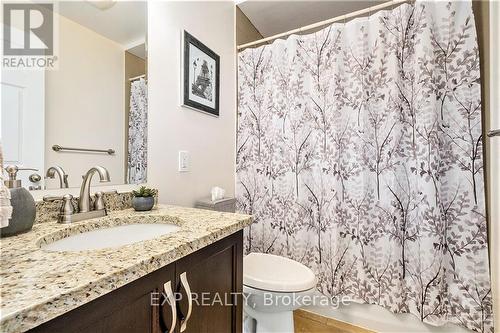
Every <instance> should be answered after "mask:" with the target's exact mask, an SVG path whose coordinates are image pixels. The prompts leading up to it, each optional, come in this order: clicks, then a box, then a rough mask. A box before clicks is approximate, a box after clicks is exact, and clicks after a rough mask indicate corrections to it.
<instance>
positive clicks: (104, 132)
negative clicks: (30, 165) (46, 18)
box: [45, 16, 125, 188]
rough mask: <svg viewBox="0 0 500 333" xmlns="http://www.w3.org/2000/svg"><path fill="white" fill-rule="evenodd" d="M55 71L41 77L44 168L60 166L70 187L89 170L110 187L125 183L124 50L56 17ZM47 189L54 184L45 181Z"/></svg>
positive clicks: (77, 182)
mask: <svg viewBox="0 0 500 333" xmlns="http://www.w3.org/2000/svg"><path fill="white" fill-rule="evenodd" d="M58 59H59V60H58V65H59V69H58V70H54V71H47V72H46V76H45V84H46V86H45V87H46V89H45V92H46V97H45V169H47V168H48V167H49V166H53V165H59V166H61V167H62V168H63V169H64V170H65V171H66V173H68V174H69V183H70V186H80V184H81V182H82V178H81V176H82V175H83V174H84V173H85V172H86V171H87V170H88V169H89V168H90V167H92V166H94V165H102V166H104V167H106V168H107V169H108V170H109V172H110V176H111V184H122V183H123V179H124V168H123V160H124V140H125V139H124V126H123V124H124V121H125V120H124V112H123V110H124V89H123V80H124V73H123V71H124V50H123V48H122V47H121V46H120V45H118V44H116V43H114V42H113V41H111V40H109V39H107V38H104V37H102V36H101V35H98V34H96V33H95V32H93V31H91V30H89V29H87V28H85V27H83V26H81V25H79V24H77V23H75V22H73V21H70V20H68V19H66V18H64V17H62V16H60V17H59V58H58ZM55 144H57V145H61V146H69V147H79V148H80V147H84V148H98V149H109V148H112V149H114V150H115V151H116V154H115V155H113V156H110V155H107V154H85V153H69V152H68V153H62V152H59V153H58V152H54V151H53V150H52V149H51V147H52V145H55ZM47 185H48V186H49V188H50V187H53V186H54V185H58V182H57V181H55V180H49V181H48V182H47Z"/></svg>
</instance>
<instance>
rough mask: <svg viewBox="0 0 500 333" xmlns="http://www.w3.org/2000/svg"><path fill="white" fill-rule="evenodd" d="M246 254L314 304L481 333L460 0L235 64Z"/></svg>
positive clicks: (470, 100) (477, 159) (474, 132)
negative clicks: (280, 270) (269, 265)
mask: <svg viewBox="0 0 500 333" xmlns="http://www.w3.org/2000/svg"><path fill="white" fill-rule="evenodd" d="M238 82H239V96H238V97H239V102H238V103H239V108H238V130H237V199H238V207H239V211H241V212H245V213H248V214H253V216H254V219H255V223H254V224H253V225H252V226H251V227H249V228H247V230H246V236H245V250H246V251H247V252H267V253H274V254H279V255H283V256H287V257H290V258H292V259H295V260H297V261H300V262H302V263H304V264H305V265H307V266H309V267H311V268H312V269H313V270H314V271H315V273H316V274H317V277H318V280H319V281H318V289H319V290H320V291H321V292H323V293H324V294H325V295H329V296H340V295H347V296H349V297H350V298H351V299H352V300H354V301H357V302H363V303H370V304H378V305H381V306H384V307H386V308H388V309H390V310H391V311H393V312H398V313H412V314H414V315H416V316H418V317H419V318H420V320H422V321H424V322H427V323H431V324H435V325H441V324H445V323H448V322H450V323H455V324H459V325H462V326H464V327H467V328H469V329H471V330H474V331H478V332H492V331H493V327H492V326H493V323H492V322H493V321H492V308H491V307H492V306H491V293H490V283H489V268H488V252H487V229H486V218H485V198H484V196H485V195H484V181H483V146H482V135H481V134H482V130H481V96H480V77H479V54H478V46H477V41H476V32H475V26H474V16H473V13H472V8H471V2H470V1H454V2H438V1H436V2H427V1H426V2H419V1H417V2H415V3H413V4H403V5H400V6H398V7H395V8H391V9H390V10H387V11H381V12H378V13H376V14H374V15H372V16H370V17H369V18H358V19H355V20H353V21H350V22H348V23H340V24H333V25H331V26H329V27H326V28H324V29H322V30H320V31H318V32H315V33H312V34H308V35H302V36H297V35H293V36H290V37H289V38H288V39H287V40H277V41H275V42H274V43H273V44H270V45H265V46H261V47H258V48H253V49H246V50H244V51H243V52H241V53H240V55H239V69H238Z"/></svg>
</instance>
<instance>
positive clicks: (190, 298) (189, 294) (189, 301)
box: [180, 272, 193, 332]
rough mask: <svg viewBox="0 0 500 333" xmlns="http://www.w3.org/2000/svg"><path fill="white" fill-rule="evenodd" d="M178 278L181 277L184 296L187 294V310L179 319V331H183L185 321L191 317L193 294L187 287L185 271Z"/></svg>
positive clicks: (185, 325)
mask: <svg viewBox="0 0 500 333" xmlns="http://www.w3.org/2000/svg"><path fill="white" fill-rule="evenodd" d="M180 279H181V284H182V287H184V290H186V296H187V299H188V304H189V305H188V312H187V314H186V316H185V317H184V319H182V320H181V330H180V331H181V332H184V331H185V330H186V328H187V323H188V320H189V318H190V317H191V312H192V310H193V296H192V295H191V288H190V287H189V283H188V280H187V276H186V272H184V273H182V274H181V275H180Z"/></svg>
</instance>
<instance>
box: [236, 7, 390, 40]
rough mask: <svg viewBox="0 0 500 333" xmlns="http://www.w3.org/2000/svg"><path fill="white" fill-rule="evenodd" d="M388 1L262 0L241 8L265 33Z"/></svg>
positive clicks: (287, 29)
mask: <svg viewBox="0 0 500 333" xmlns="http://www.w3.org/2000/svg"><path fill="white" fill-rule="evenodd" d="M382 2H385V1H375V0H372V1H370V0H368V1H367V0H351V1H336V0H330V1H329V0H325V1H286V0H283V1H262V0H247V1H243V2H239V3H238V7H239V8H240V9H241V10H242V11H243V13H244V14H245V15H246V16H247V17H248V19H249V20H250V21H251V22H252V24H253V25H254V26H255V28H257V30H259V32H260V33H261V35H262V36H264V37H269V36H272V35H275V34H278V33H282V32H286V31H289V30H292V29H296V28H299V27H303V26H305V25H309V24H312V23H316V22H320V21H323V20H327V19H330V18H332V17H336V16H340V15H344V14H348V13H351V12H354V11H357V10H360V9H364V8H368V7H370V6H374V5H377V4H380V3H382Z"/></svg>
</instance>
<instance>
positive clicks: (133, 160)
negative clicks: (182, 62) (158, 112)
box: [127, 78, 148, 184]
mask: <svg viewBox="0 0 500 333" xmlns="http://www.w3.org/2000/svg"><path fill="white" fill-rule="evenodd" d="M147 92H148V90H147V85H146V80H144V79H142V78H141V79H139V80H135V81H132V83H131V86H130V112H129V117H128V169H127V178H128V183H129V184H142V183H145V182H146V181H147V169H148V95H147Z"/></svg>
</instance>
